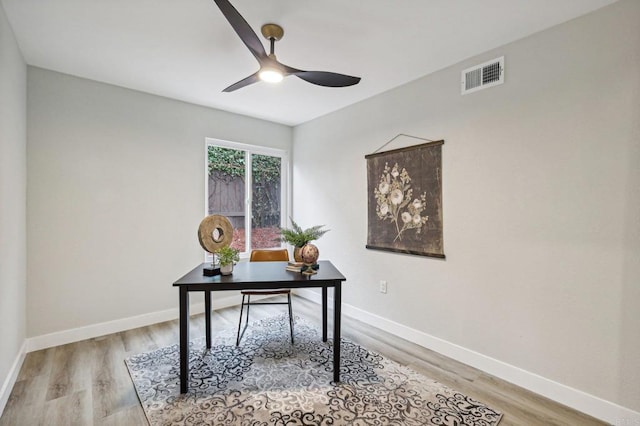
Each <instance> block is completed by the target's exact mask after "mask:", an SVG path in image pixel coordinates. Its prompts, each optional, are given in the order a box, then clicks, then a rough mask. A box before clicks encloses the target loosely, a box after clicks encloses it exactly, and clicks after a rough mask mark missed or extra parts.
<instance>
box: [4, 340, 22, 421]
mask: <svg viewBox="0 0 640 426" xmlns="http://www.w3.org/2000/svg"><path fill="white" fill-rule="evenodd" d="M26 354H27V342H26V341H25V342H24V343H22V347H20V351H19V352H18V355H16V359H15V360H14V361H13V364H12V365H11V369H9V374H7V378H6V379H5V381H4V383H3V384H2V387H1V388H0V417H1V416H2V413H3V412H4V407H6V406H7V402H8V401H9V396H10V395H11V391H12V390H13V385H15V384H16V380H17V379H18V373H20V368H22V363H23V362H24V357H25V355H26Z"/></svg>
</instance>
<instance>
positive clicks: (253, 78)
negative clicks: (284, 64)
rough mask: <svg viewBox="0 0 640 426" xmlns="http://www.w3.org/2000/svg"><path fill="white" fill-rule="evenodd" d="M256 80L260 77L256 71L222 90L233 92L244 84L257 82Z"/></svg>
mask: <svg viewBox="0 0 640 426" xmlns="http://www.w3.org/2000/svg"><path fill="white" fill-rule="evenodd" d="M258 81H260V77H258V73H257V72H256V73H255V74H251V75H250V76H249V77H247V78H243V79H242V80H240V81H238V82H237V83H233V84H232V85H231V86H229V87H227V88H226V89H224V90H223V92H233V91H234V90H238V89H242V88H243V87H245V86H248V85H250V84H253V83H257V82H258Z"/></svg>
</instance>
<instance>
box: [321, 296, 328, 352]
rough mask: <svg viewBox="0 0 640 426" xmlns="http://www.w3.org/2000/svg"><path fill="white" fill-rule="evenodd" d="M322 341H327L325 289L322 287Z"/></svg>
mask: <svg viewBox="0 0 640 426" xmlns="http://www.w3.org/2000/svg"><path fill="white" fill-rule="evenodd" d="M322 341H323V342H326V341H327V287H322Z"/></svg>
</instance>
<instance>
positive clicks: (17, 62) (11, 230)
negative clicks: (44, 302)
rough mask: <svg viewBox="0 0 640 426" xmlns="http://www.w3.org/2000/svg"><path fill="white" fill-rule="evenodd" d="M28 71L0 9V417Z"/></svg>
mask: <svg viewBox="0 0 640 426" xmlns="http://www.w3.org/2000/svg"><path fill="white" fill-rule="evenodd" d="M26 97H27V67H26V65H25V63H24V60H23V59H22V54H21V53H20V50H19V49H18V45H17V43H16V41H15V38H14V36H13V31H12V30H11V27H10V26H9V23H8V22H7V18H6V16H5V13H4V9H3V8H2V5H1V4H0V412H2V408H3V407H4V402H5V401H6V398H7V397H8V396H9V392H10V391H11V389H10V388H9V389H5V386H8V385H9V384H10V383H9V382H10V380H9V379H10V377H9V376H10V374H11V373H12V371H11V369H12V366H13V365H14V363H15V362H16V361H17V360H18V358H19V356H20V352H21V351H20V349H21V347H22V344H23V342H24V339H25V330H26V313H25V304H26V302H25V298H26V284H27V278H26V262H27V257H26V254H27V253H26V240H27V231H26V186H27V157H26V154H27V133H26V128H27V127H26V119H27V103H26Z"/></svg>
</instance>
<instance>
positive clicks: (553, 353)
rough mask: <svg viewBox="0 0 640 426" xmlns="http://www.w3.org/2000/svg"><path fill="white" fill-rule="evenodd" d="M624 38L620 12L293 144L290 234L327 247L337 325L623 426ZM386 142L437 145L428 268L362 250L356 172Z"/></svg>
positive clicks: (635, 237)
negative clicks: (445, 357)
mask: <svg viewBox="0 0 640 426" xmlns="http://www.w3.org/2000/svg"><path fill="white" fill-rule="evenodd" d="M638 22H640V2H638V1H636V0H623V1H621V2H619V3H616V4H613V5H612V6H609V7H607V8H605V9H602V10H600V11H597V12H595V13H593V14H590V15H587V16H584V17H581V18H579V19H576V20H573V21H570V22H568V23H566V24H563V25H561V26H558V27H555V28H552V29H550V30H547V31H544V32H542V33H539V34H536V35H533V36H531V37H528V38H526V39H523V40H520V41H517V42H515V43H512V44H509V45H506V46H503V47H502V48H499V49H496V50H494V51H490V52H486V53H484V54H481V55H478V56H476V57H474V58H471V59H469V60H467V61H464V62H462V63H460V64H457V65H456V66H453V67H451V68H448V69H445V70H442V71H440V72H437V73H435V74H433V75H430V76H427V77H424V78H422V79H419V80H417V81H415V82H412V83H410V84H407V85H405V86H403V87H400V88H397V89H395V90H392V91H389V92H387V93H384V94H382V95H380V96H377V97H375V98H372V99H369V100H366V101H363V102H361V103H359V104H356V105H354V106H351V107H348V108H346V109H343V110H341V111H338V112H336V113H333V114H330V115H328V116H325V117H321V118H319V119H316V120H314V121H311V122H309V123H306V124H304V125H301V126H298V127H297V128H295V129H294V160H293V164H294V171H293V179H294V192H293V198H294V218H295V219H296V221H297V222H299V223H300V224H301V225H303V226H310V225H312V224H320V223H322V224H326V225H327V226H328V227H329V228H331V229H332V230H331V232H329V233H328V234H327V235H326V236H324V237H323V238H322V239H321V240H320V241H318V245H319V248H320V251H321V257H322V258H329V259H331V260H332V261H333V262H334V263H335V264H336V265H337V266H338V267H339V268H340V269H341V271H342V272H343V273H344V274H345V276H346V277H347V278H348V281H347V283H346V285H345V286H344V299H343V301H344V302H345V303H346V304H347V305H349V306H350V307H352V308H354V309H352V311H354V310H356V311H357V310H361V311H363V312H366V313H367V314H372V315H374V316H376V315H377V316H379V317H382V318H383V319H385V320H389V321H392V322H395V323H399V324H400V325H402V326H404V327H406V328H407V329H409V328H411V329H414V330H417V331H418V332H422V333H425V334H426V335H429V336H432V337H435V338H439V339H443V340H444V341H446V342H448V343H450V344H453V345H459V346H461V347H462V348H464V349H465V350H466V351H467V353H473V352H475V353H476V354H479V356H478V358H480V357H489V358H491V359H494V360H496V361H497V362H498V363H506V364H507V365H509V366H512V367H514V368H512V369H511V370H510V371H512V372H513V371H516V370H518V369H523V370H525V372H526V373H527V374H525V375H526V376H528V377H530V378H531V377H536V376H535V375H539V376H542V377H543V378H545V379H548V380H549V381H550V382H549V383H552V382H555V383H558V384H561V385H565V386H568V387H569V388H572V389H574V390H577V391H578V392H577V393H576V395H577V394H580V392H586V393H587V394H589V395H591V396H595V397H597V398H602V399H604V400H606V401H609V402H612V403H614V404H618V405H620V406H623V407H627V408H629V409H632V410H635V411H640V386H639V385H638V384H639V383H640V362H639V361H638V354H640V332H639V331H638V330H640V289H639V287H640V221H639V220H638V218H639V217H640V191H639V190H638V189H639V186H638V183H639V182H640V167H639V166H638V165H639V164H640V26H638ZM502 55H505V57H506V59H505V60H506V82H505V84H504V85H502V86H498V87H496V88H493V89H488V90H485V91H481V92H477V93H475V94H470V95H466V96H461V95H460V72H461V70H463V69H465V68H467V67H469V66H472V65H475V64H479V63H482V62H484V61H486V60H490V59H494V58H496V57H499V56H502ZM399 133H406V134H410V135H416V136H421V137H425V138H429V139H433V140H438V139H444V140H445V145H444V147H443V182H444V183H443V201H444V208H443V210H444V247H445V254H446V256H447V259H446V260H445V261H442V260H437V259H432V258H425V257H418V256H409V255H402V254H394V253H390V252H380V251H370V250H366V249H365V244H366V229H367V223H366V220H367V219H366V218H367V198H366V185H367V182H366V163H365V160H364V156H365V155H366V154H369V153H373V152H374V151H375V150H377V149H378V148H379V147H380V146H382V145H383V144H384V143H386V142H387V141H389V140H390V139H391V138H393V137H394V136H396V135H397V134H399ZM415 143H416V142H415V141H411V140H406V139H405V140H404V141H403V144H404V146H408V145H411V144H415ZM398 147H399V146H398V145H392V146H389V147H388V148H398ZM310 188H311V189H313V190H309V189H310ZM383 279H384V280H387V281H388V282H389V285H388V294H386V295H385V294H381V293H379V291H378V282H379V280H383ZM452 347H453V346H452ZM512 378H515V377H512ZM521 384H522V382H521ZM524 384H525V385H526V383H524ZM560 387H562V386H560ZM597 398H596V399H597ZM565 402H569V401H565ZM577 405H579V404H577ZM623 411H624V410H623ZM618 420H620V418H618Z"/></svg>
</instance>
